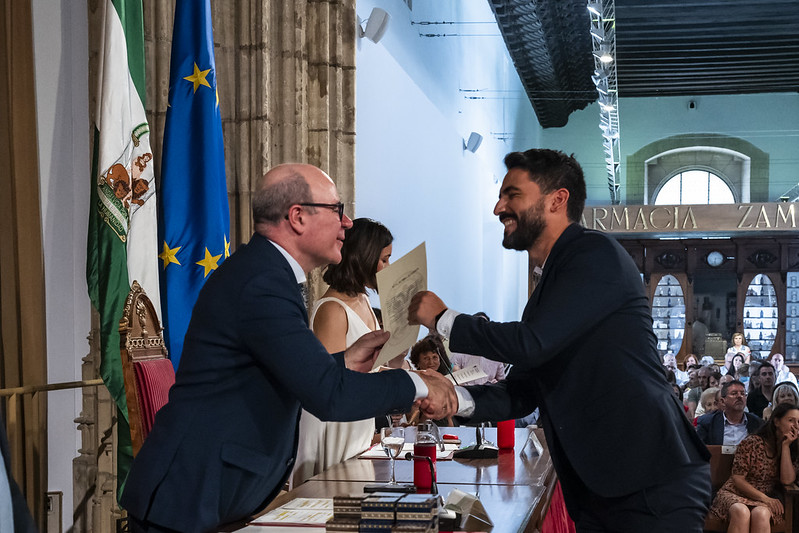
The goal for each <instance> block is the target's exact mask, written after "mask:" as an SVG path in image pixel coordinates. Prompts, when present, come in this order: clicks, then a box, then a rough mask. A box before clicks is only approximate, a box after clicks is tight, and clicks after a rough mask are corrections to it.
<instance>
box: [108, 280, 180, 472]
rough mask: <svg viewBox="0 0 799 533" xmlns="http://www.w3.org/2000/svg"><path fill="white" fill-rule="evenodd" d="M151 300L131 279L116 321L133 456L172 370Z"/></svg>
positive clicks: (170, 382)
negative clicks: (118, 318) (121, 309)
mask: <svg viewBox="0 0 799 533" xmlns="http://www.w3.org/2000/svg"><path fill="white" fill-rule="evenodd" d="M161 331H162V328H161V323H160V322H159V320H158V316H157V315H156V312H155V308H154V307H153V304H152V302H151V301H150V299H149V298H148V297H147V295H146V294H145V292H144V290H143V289H142V288H141V286H140V285H139V283H138V282H137V281H135V280H134V281H133V285H132V286H131V289H130V293H128V297H127V299H126V300H125V308H124V310H123V313H122V319H121V320H120V321H119V338H120V355H121V357H122V372H123V374H124V379H125V396H126V398H127V402H128V419H129V422H130V438H131V442H132V444H133V455H134V457H135V456H136V454H137V453H138V452H139V449H140V448H141V445H142V443H143V442H144V439H145V438H147V434H148V433H149V432H150V429H152V427H153V422H154V421H155V414H156V413H157V412H158V410H159V409H161V407H163V406H164V405H165V404H166V402H167V400H168V399H169V389H170V387H171V386H172V385H173V384H174V383H175V370H174V367H173V366H172V361H170V360H169V355H168V353H167V349H166V345H165V344H164V337H163V335H162V334H161Z"/></svg>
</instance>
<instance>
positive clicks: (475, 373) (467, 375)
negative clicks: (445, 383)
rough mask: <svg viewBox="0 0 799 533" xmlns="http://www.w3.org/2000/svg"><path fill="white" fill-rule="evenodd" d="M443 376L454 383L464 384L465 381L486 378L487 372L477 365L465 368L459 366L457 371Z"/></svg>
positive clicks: (469, 381)
mask: <svg viewBox="0 0 799 533" xmlns="http://www.w3.org/2000/svg"><path fill="white" fill-rule="evenodd" d="M444 377H446V378H447V379H448V380H450V381H451V382H452V383H453V384H454V385H465V384H467V383H471V382H472V381H474V380H476V379H480V378H487V377H488V374H486V373H485V372H483V370H482V369H481V368H480V367H479V366H477V365H474V366H470V367H466V368H461V369H460V370H458V371H457V372H454V373H452V374H450V375H448V376H444Z"/></svg>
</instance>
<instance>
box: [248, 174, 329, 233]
mask: <svg viewBox="0 0 799 533" xmlns="http://www.w3.org/2000/svg"><path fill="white" fill-rule="evenodd" d="M325 185H327V186H335V185H333V180H331V179H330V177H329V176H328V175H327V174H325V173H324V172H322V171H321V170H320V169H318V168H316V167H315V166H313V165H306V164H302V163H286V164H283V165H278V166H276V167H274V168H272V169H270V170H269V171H268V172H267V173H266V174H264V176H263V177H262V178H261V179H260V180H259V181H258V186H257V189H256V191H255V195H254V196H253V200H252V214H253V220H254V221H255V224H256V226H257V225H260V224H266V225H276V224H279V223H280V221H281V219H283V218H284V217H285V216H286V213H288V210H289V208H290V207H291V206H292V205H295V204H302V203H312V202H313V201H314V200H313V190H314V189H317V188H318V187H320V186H322V187H323V186H325Z"/></svg>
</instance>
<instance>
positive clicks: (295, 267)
mask: <svg viewBox="0 0 799 533" xmlns="http://www.w3.org/2000/svg"><path fill="white" fill-rule="evenodd" d="M267 240H268V241H269V242H271V243H272V244H274V245H275V248H277V251H278V252H280V253H281V254H283V257H285V258H286V261H288V262H289V266H290V267H291V271H292V272H294V277H295V278H297V283H305V280H306V277H305V271H304V270H303V269H302V267H301V266H300V264H299V263H298V262H297V260H296V259H294V258H293V257H291V254H289V253H288V252H287V251H286V250H285V249H284V248H283V247H282V246H280V245H279V244H278V243H276V242H275V241H273V240H271V239H267Z"/></svg>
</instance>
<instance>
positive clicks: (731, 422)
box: [721, 411, 748, 426]
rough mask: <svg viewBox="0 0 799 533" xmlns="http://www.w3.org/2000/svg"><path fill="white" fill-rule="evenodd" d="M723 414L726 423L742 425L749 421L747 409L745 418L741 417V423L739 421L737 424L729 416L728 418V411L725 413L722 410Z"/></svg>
mask: <svg viewBox="0 0 799 533" xmlns="http://www.w3.org/2000/svg"><path fill="white" fill-rule="evenodd" d="M721 414H722V416H723V417H724V423H725V424H730V425H732V426H740V425H742V424H746V423H747V421H748V419H747V418H746V411H744V416H743V418H742V419H741V421H740V422H739V423H737V424H736V423H735V422H733V421H731V420H730V419H729V418H727V413H725V412H724V411H722V412H721Z"/></svg>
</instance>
